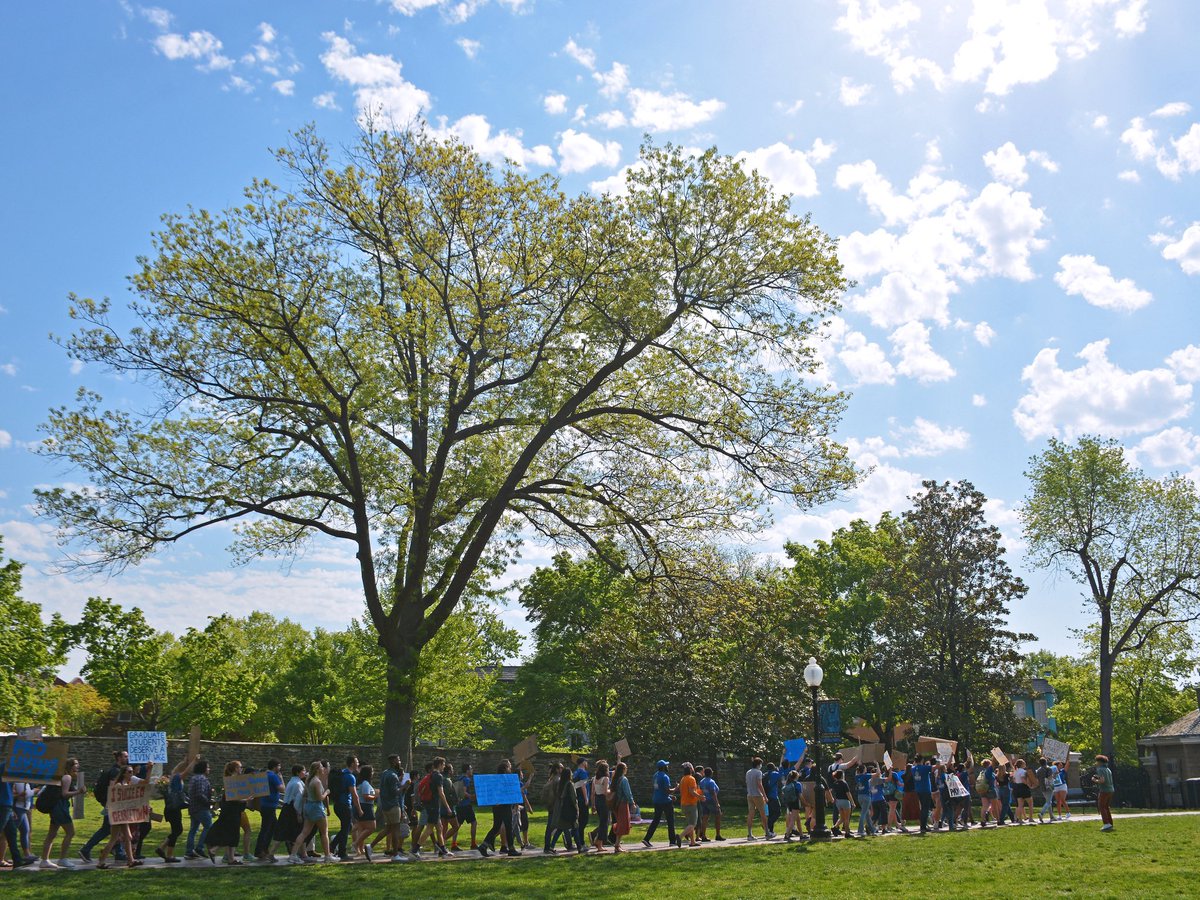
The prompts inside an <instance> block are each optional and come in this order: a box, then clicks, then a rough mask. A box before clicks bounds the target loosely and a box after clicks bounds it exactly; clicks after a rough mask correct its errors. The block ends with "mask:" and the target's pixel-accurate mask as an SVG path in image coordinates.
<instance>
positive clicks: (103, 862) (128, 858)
mask: <svg viewBox="0 0 1200 900" xmlns="http://www.w3.org/2000/svg"><path fill="white" fill-rule="evenodd" d="M140 782H141V779H140V778H136V777H134V774H133V766H130V765H128V764H126V765H123V766H121V768H120V771H119V772H118V773H117V777H116V778H115V779H114V780H112V781H111V782H110V784H116V785H119V786H129V785H133V784H138V783H140ZM117 845H120V846H121V847H124V848H125V867H126V868H129V869H132V868H135V867H136V866H140V865H141V864H142V861H141V860H140V859H137V858H136V856H135V854H134V852H133V834H132V832H131V831H130V827H129V825H128V824H127V823H123V822H122V823H118V824H116V825H110V829H109V836H108V843H107V844H105V845H104V849H102V850H101V851H100V855H99V856H98V857H97V858H96V868H97V869H107V868H108V853H109V851H110V850H112V848H113V847H114V846H117Z"/></svg>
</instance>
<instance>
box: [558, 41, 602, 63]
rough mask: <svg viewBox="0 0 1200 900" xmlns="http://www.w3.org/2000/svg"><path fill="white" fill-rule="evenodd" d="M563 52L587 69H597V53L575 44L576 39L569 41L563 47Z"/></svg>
mask: <svg viewBox="0 0 1200 900" xmlns="http://www.w3.org/2000/svg"><path fill="white" fill-rule="evenodd" d="M563 52H564V53H566V54H567V56H569V57H571V59H573V60H575V62H577V63H579V64H580V65H581V66H583V67H584V68H585V69H595V68H596V51H595V50H591V49H589V48H587V47H580V46H579V45H578V44H577V43H575V39H574V38H571V39H570V40H568V41H567V43H566V44H565V45H564V46H563Z"/></svg>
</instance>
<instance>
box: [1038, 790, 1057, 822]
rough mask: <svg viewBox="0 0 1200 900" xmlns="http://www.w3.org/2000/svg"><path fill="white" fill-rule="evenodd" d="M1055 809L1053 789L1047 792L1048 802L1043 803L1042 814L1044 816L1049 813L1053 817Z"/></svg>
mask: <svg viewBox="0 0 1200 900" xmlns="http://www.w3.org/2000/svg"><path fill="white" fill-rule="evenodd" d="M1053 809H1054V792H1053V791H1051V792H1049V793H1047V794H1046V802H1045V803H1043V804H1042V812H1041V815H1043V816H1044V815H1047V814H1049V815H1050V816H1051V818H1053V816H1054V812H1053Z"/></svg>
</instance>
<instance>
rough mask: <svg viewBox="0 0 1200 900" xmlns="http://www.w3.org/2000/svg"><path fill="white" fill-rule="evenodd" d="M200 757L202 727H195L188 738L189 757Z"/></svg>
mask: <svg viewBox="0 0 1200 900" xmlns="http://www.w3.org/2000/svg"><path fill="white" fill-rule="evenodd" d="M199 755H200V726H199V725H193V726H192V733H191V735H189V736H188V756H191V757H193V758H194V757H197V756H199Z"/></svg>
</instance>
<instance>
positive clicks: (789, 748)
mask: <svg viewBox="0 0 1200 900" xmlns="http://www.w3.org/2000/svg"><path fill="white" fill-rule="evenodd" d="M807 750H808V741H806V740H805V739H804V738H792V739H791V740H790V741H784V742H783V758H784V759H786V760H788V761H789V762H799V761H800V760H802V759H804V753H805V751H807Z"/></svg>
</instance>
